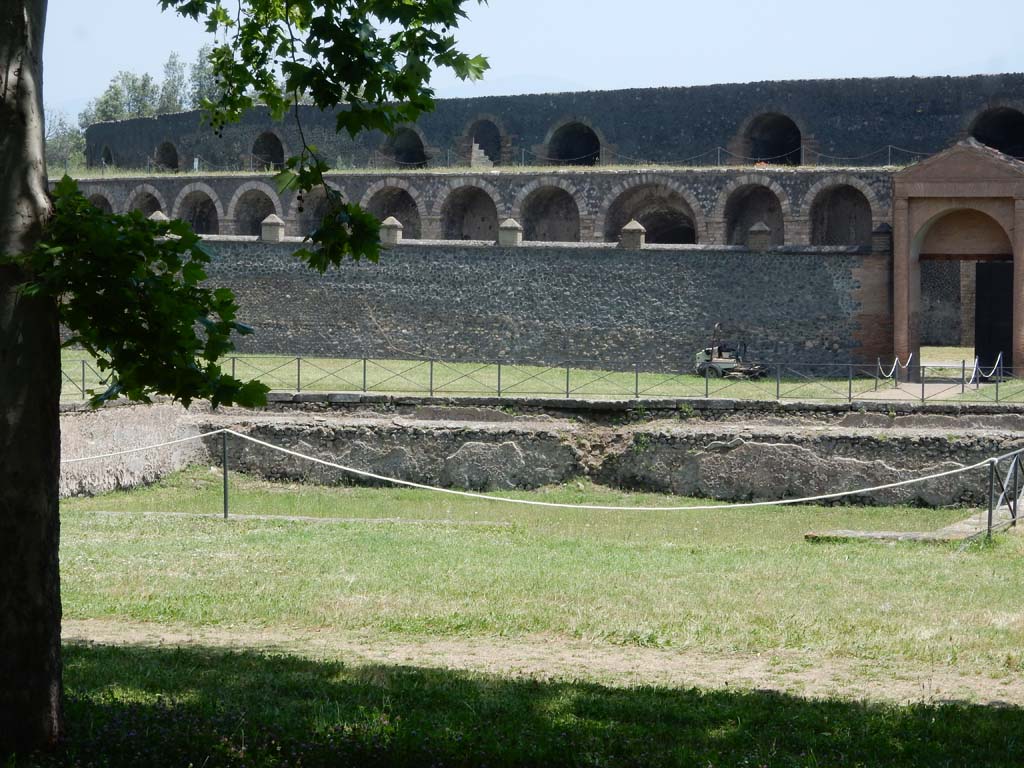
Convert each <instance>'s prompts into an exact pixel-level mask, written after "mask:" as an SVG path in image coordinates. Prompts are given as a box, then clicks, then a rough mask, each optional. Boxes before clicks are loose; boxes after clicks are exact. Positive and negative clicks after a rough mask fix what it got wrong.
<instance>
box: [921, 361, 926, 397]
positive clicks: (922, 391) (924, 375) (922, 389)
mask: <svg viewBox="0 0 1024 768" xmlns="http://www.w3.org/2000/svg"><path fill="white" fill-rule="evenodd" d="M926 378H927V372H926V371H925V367H924V366H923V365H922V366H921V402H922V403H923V402H924V380H925V379H926Z"/></svg>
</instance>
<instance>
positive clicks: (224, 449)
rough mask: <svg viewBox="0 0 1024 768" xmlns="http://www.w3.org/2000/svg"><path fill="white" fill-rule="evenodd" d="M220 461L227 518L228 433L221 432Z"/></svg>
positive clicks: (226, 517) (226, 516) (225, 515)
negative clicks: (222, 470) (222, 471)
mask: <svg viewBox="0 0 1024 768" xmlns="http://www.w3.org/2000/svg"><path fill="white" fill-rule="evenodd" d="M220 437H221V443H220V450H221V453H220V463H221V466H222V467H223V468H224V519H225V520H227V519H228V433H227V432H221V433H220Z"/></svg>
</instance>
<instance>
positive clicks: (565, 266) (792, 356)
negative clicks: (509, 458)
mask: <svg viewBox="0 0 1024 768" xmlns="http://www.w3.org/2000/svg"><path fill="white" fill-rule="evenodd" d="M207 243H208V245H209V248H210V250H211V251H212V252H213V254H214V258H213V263H212V265H211V269H210V279H211V282H212V283H214V284H217V285H225V286H228V287H230V288H232V289H233V290H234V291H235V292H236V294H237V295H238V299H239V303H240V305H241V307H242V311H241V319H242V320H243V321H244V322H247V323H249V324H250V325H252V326H253V327H254V329H255V331H256V333H255V334H254V335H253V336H248V337H243V338H241V339H240V340H239V350H240V351H241V352H250V353H256V352H259V353H278V354H287V355H297V354H301V355H304V356H330V357H363V356H367V357H373V358H423V357H432V358H435V359H438V360H449V361H479V362H507V363H511V362H515V363H524V364H525V363H530V364H540V365H560V364H564V363H565V362H568V361H571V362H574V363H577V364H580V365H583V366H586V365H588V364H589V365H593V366H596V367H612V368H622V369H631V367H632V366H633V365H634V364H637V365H639V366H640V367H641V369H643V370H668V371H671V370H675V371H683V370H689V369H691V367H692V361H693V354H694V352H695V351H696V350H698V349H700V348H702V347H704V346H707V344H708V343H709V341H710V339H711V336H712V332H713V329H714V326H715V324H716V323H721V324H722V326H723V329H724V333H725V336H726V338H727V339H732V340H736V341H746V343H747V344H748V345H749V353H750V355H751V356H752V357H756V358H758V359H761V360H764V361H766V362H789V363H802V364H818V365H822V364H831V363H837V364H838V363H849V362H866V363H874V362H875V360H876V358H877V357H878V356H880V355H882V356H888V354H891V353H888V350H889V349H890V348H891V338H892V337H891V321H890V324H889V325H887V324H886V322H885V317H884V316H880V314H879V312H880V309H879V306H878V305H877V303H876V302H877V300H878V297H880V296H882V297H884V296H887V295H888V291H889V275H890V274H891V268H890V266H889V264H888V258H887V257H885V256H879V255H876V254H872V253H870V252H866V251H864V250H862V249H854V248H806V247H805V248H797V247H788V248H775V249H771V250H769V251H766V252H764V253H755V252H751V251H749V250H746V249H745V248H743V247H726V246H713V247H712V246H652V247H649V248H647V249H644V250H642V251H627V250H623V249H620V248H617V247H615V246H611V245H595V244H591V245H570V244H532V245H531V244H526V245H523V246H521V247H518V248H505V247H499V246H493V245H485V244H479V243H477V244H473V243H463V242H458V243H456V242H443V241H442V242H427V241H420V242H406V243H403V244H402V245H399V246H397V247H394V248H391V249H388V250H386V251H385V252H384V254H383V255H382V257H381V260H380V262H379V263H377V264H373V263H369V262H359V263H354V262H348V263H345V264H343V265H342V266H341V268H339V269H337V270H333V271H331V272H329V273H328V274H327V275H324V276H320V275H318V274H316V273H313V272H310V271H309V270H308V269H306V268H305V267H304V266H303V265H302V264H301V263H300V262H299V261H298V260H297V259H295V258H293V256H292V252H293V250H294V249H295V247H296V243H295V242H285V243H266V242H260V241H252V240H234V239H217V238H211V239H208V240H207Z"/></svg>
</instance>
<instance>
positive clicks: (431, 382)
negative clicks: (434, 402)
mask: <svg viewBox="0 0 1024 768" xmlns="http://www.w3.org/2000/svg"><path fill="white" fill-rule="evenodd" d="M430 396H431V397H433V396H434V361H433V360H431V361H430Z"/></svg>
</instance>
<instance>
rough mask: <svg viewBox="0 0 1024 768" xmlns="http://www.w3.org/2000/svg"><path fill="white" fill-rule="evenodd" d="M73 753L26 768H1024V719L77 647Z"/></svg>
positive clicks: (765, 695) (950, 708) (70, 661)
mask: <svg viewBox="0 0 1024 768" xmlns="http://www.w3.org/2000/svg"><path fill="white" fill-rule="evenodd" d="M65 663H66V684H67V689H68V706H67V714H68V724H69V742H68V744H67V746H66V749H65V751H64V752H62V753H60V754H57V755H46V756H35V757H33V758H31V759H29V760H27V761H26V760H19V761H18V762H17V763H16V764H15V765H17V766H23V765H43V766H48V765H75V766H78V765H81V766H91V765H97V766H182V767H184V766H188V765H194V766H196V768H198V767H199V766H207V767H208V768H213V767H214V766H285V765H288V766H292V765H303V766H337V765H353V766H385V765H386V766H417V768H419V767H420V766H484V765H486V766H513V765H515V766H522V765H544V766H552V765H586V766H634V765H636V766H655V765H686V766H689V765H693V766H709V765H710V766H734V765H744V766H747V765H749V766H790V765H793V766H795V765H801V766H802V765H814V766H823V765H828V766H833V765H843V766H847V765H864V766H945V765H949V766H953V765H957V766H959V765H971V766H983V765H1007V766H1009V765H1014V766H1019V765H1021V764H1022V763H1024V739H1022V738H1021V735H1020V734H1021V733H1022V732H1024V710H1021V709H1018V708H995V707H980V706H967V705H955V704H951V705H943V706H929V705H922V704H917V705H911V706H894V705H875V704H859V703H855V702H838V701H817V700H811V699H803V698H799V697H795V696H789V695H781V694H775V693H769V692H757V691H753V692H751V691H747V692H742V691H729V690H717V691H698V690H677V689H669V688H658V687H639V688H610V687H604V686H601V685H596V684H591V683H574V682H544V681H535V680H522V679H521V680H511V679H506V678H499V677H492V676H487V675H481V674H475V673H469V672H460V671H450V670H432V669H423V668H414V667H388V666H377V665H360V666H347V665H344V664H341V663H336V662H317V661H311V660H308V659H303V658H297V657H294V656H281V655H267V654H261V653H237V652H227V651H222V650H214V649H207V648H192V647H190V648H186V649H172V648H153V647H112V646H81V645H71V646H68V647H67V648H66V650H65Z"/></svg>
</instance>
